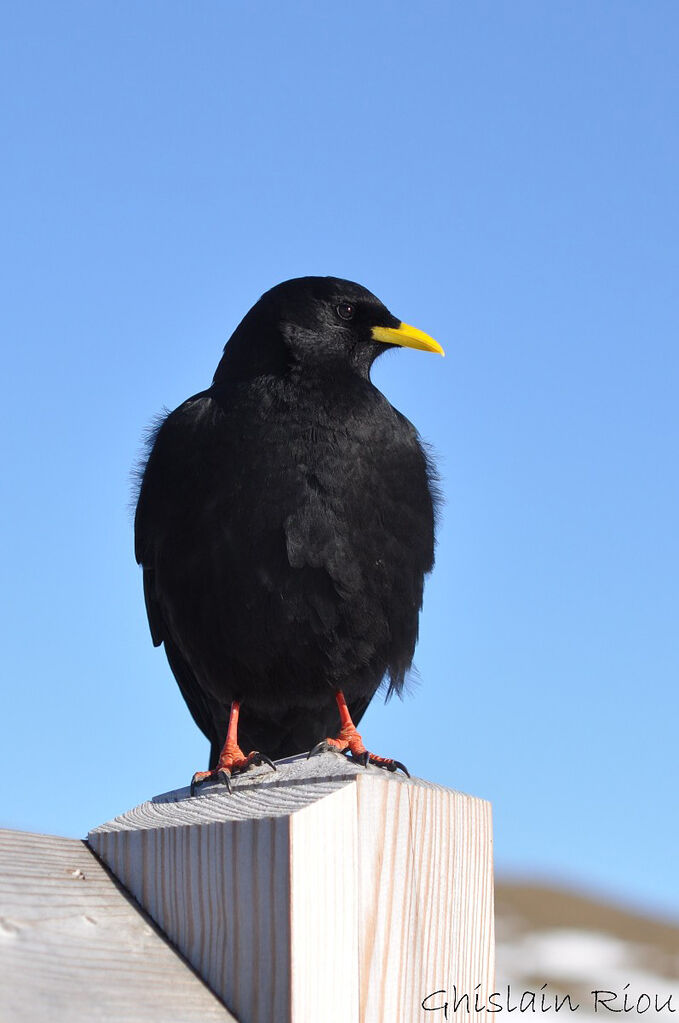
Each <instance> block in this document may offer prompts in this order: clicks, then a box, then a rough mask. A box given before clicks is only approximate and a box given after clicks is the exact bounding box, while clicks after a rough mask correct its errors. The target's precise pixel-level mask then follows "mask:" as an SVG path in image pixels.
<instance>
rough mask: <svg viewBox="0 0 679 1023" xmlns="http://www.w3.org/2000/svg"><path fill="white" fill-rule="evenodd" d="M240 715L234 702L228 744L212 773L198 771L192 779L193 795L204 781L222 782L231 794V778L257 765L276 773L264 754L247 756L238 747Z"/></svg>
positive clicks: (235, 701) (237, 703) (238, 704)
mask: <svg viewBox="0 0 679 1023" xmlns="http://www.w3.org/2000/svg"><path fill="white" fill-rule="evenodd" d="M239 714H240V701H239V700H234V701H233V703H232V704H231V713H230V714H229V727H228V728H227V730H226V742H225V743H224V746H223V748H222V752H221V753H220V754H219V760H218V761H217V766H216V767H215V768H213V769H212V770H211V771H196V773H195V774H194V776H193V778H192V779H191V795H192V796H193V795H195V791H196V786H197V785H200V783H201V782H203V781H208V780H214V781H217V780H218V781H221V782H223V783H224V785H226V787H227V788H228V790H229V792H230V791H231V776H232V775H233V774H242V773H243V771H247V769H248V767H252V766H253V765H257V764H269V766H270V767H273V769H274V771H275V770H276V767H275V765H274V763H273V761H271V760H269V758H268V757H265V756H264V754H263V753H259V752H257V751H256V750H255V751H253V752H252V753H248V755H247V756H246V755H245V753H243V750H242V749H241V748H240V746H239V745H238V715H239Z"/></svg>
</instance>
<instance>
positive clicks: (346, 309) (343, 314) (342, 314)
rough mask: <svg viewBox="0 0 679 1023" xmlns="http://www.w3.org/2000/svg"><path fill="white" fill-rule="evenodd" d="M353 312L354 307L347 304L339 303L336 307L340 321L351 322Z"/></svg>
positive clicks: (354, 310)
mask: <svg viewBox="0 0 679 1023" xmlns="http://www.w3.org/2000/svg"><path fill="white" fill-rule="evenodd" d="M355 312H356V306H353V305H350V304H349V302H340V304H339V305H338V306H337V315H338V316H339V318H340V319H341V320H353V318H354V313H355Z"/></svg>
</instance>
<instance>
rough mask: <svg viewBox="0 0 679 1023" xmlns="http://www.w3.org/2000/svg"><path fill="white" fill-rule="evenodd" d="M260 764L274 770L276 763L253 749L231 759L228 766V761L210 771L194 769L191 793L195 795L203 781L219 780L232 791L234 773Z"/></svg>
mask: <svg viewBox="0 0 679 1023" xmlns="http://www.w3.org/2000/svg"><path fill="white" fill-rule="evenodd" d="M260 764H266V765H267V767H270V768H271V769H272V770H274V771H275V770H276V765H275V764H274V762H273V760H271V758H270V757H267V756H266V754H265V753H260V752H259V750H255V751H254V752H252V753H249V754H248V756H247V757H242V758H241V759H233V760H232V762H231V764H230V766H229V761H228V760H227V761H226V762H225V763H222V764H221V765H219V764H218V765H217V767H215V768H214V769H213V770H212V771H196V773H195V774H194V776H193V778H192V779H191V795H192V796H195V795H196V792H197V790H198V786H199V785H201V784H202V783H203V782H204V781H219V782H221V783H222V785H225V786H226V788H227V790H228V791H229V793H231V792H233V788H232V785H231V781H232V779H233V776H234V775H236V774H243V773H244V772H245V771H247V769H248V768H249V767H259V765H260Z"/></svg>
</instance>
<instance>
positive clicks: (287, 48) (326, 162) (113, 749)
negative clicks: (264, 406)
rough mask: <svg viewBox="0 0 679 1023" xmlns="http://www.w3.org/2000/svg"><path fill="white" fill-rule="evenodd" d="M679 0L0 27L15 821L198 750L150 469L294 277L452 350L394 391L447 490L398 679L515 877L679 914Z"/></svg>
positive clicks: (133, 791) (111, 806) (156, 5)
mask: <svg viewBox="0 0 679 1023" xmlns="http://www.w3.org/2000/svg"><path fill="white" fill-rule="evenodd" d="M678 29H679V12H678V9H677V6H676V4H674V3H670V2H661V0H658V2H654V3H653V4H641V3H636V2H634V3H632V2H627V0H616V2H615V3H613V2H601V3H597V4H590V3H585V2H575V3H573V2H568V3H565V2H561V0H551V2H550V3H548V4H546V3H544V2H542V0H539V2H538V0H535V2H529V0H493V2H492V3H491V2H478V3H467V4H462V3H435V2H424V3H421V4H419V5H417V8H415V5H412V4H405V3H400V2H396V3H393V2H390V3H386V2H384V3H370V2H368V3H361V4H358V3H347V4H344V5H341V6H338V5H337V4H329V3H325V2H320V3H319V2H314V3H308V2H302V3H296V4H294V5H280V4H274V3H270V2H260V3H258V4H256V5H253V4H250V3H245V2H236V0H234V2H229V3H224V2H223V0H220V2H215V0H210V2H208V0H201V2H200V3H192V4H189V3H178V2H175V0H162V2H154V0H145V2H144V3H143V4H137V3H115V4H114V3H112V4H106V5H104V4H90V3H84V2H83V3H73V2H69V0H65V2H64V3H62V4H59V5H58V6H55V5H54V4H47V3H38V2H31V0H28V2H26V3H24V4H21V5H14V6H13V7H11V8H7V7H6V8H5V10H4V12H3V14H2V33H1V36H2V42H1V43H0V46H1V50H2V52H1V54H0V57H1V59H0V79H1V83H0V84H1V86H2V89H1V95H2V97H3V98H2V119H1V122H0V128H1V130H2V137H3V142H4V145H3V153H4V155H3V160H2V165H1V166H0V177H1V178H2V188H1V190H0V203H1V205H2V212H1V215H2V235H3V246H2V263H3V265H2V273H1V275H0V278H1V284H0V287H1V288H2V291H3V300H2V308H3V331H2V333H3V363H4V379H5V388H4V395H3V401H2V409H1V411H2V417H3V422H2V430H1V432H0V436H1V438H2V448H3V451H2V464H3V468H4V482H5V496H4V499H3V501H2V505H1V508H0V514H1V516H2V521H1V529H2V538H3V555H2V557H3V567H4V573H3V575H4V579H5V584H4V586H3V587H2V593H1V597H0V599H1V600H2V609H1V614H2V624H3V683H2V684H3V690H4V691H3V697H2V708H3V714H2V718H1V722H2V723H1V725H0V728H1V750H0V757H1V760H2V763H1V765H0V777H2V800H1V802H0V823H3V824H5V825H7V826H10V827H18V828H26V829H30V830H36V831H46V832H56V833H60V834H67V835H75V836H81V835H83V834H84V833H85V832H86V831H87V830H88V828H90V827H92V826H94V825H96V824H99V823H101V822H102V821H104V820H107V819H109V818H110V817H112V816H113V815H115V814H117V813H120V812H122V811H124V810H126V809H128V808H129V807H131V806H133V805H135V804H136V803H138V802H140V801H141V800H143V799H145V798H147V797H149V796H152V795H153V794H155V793H157V792H159V791H163V790H166V789H168V788H173V787H176V786H179V785H182V784H185V783H186V782H187V781H188V779H189V778H190V776H191V774H192V773H193V771H194V770H196V769H197V768H200V767H203V765H204V764H205V762H206V758H207V744H206V742H205V740H204V739H203V738H202V736H201V735H200V733H199V732H198V731H197V729H196V728H195V726H194V725H193V722H192V721H191V719H190V717H189V714H188V711H187V710H186V708H185V706H184V705H183V702H182V700H181V697H180V695H179V692H178V690H177V688H176V685H175V683H174V681H173V679H172V677H171V675H170V672H169V668H168V667H167V665H166V663H165V659H164V656H163V655H162V653H160V652H159V651H156V650H154V649H153V648H152V646H151V642H150V638H149V635H148V630H147V625H146V620H145V613H144V607H143V599H142V593H141V579H140V575H139V572H138V569H137V567H136V565H135V563H134V559H133V555H132V519H131V512H130V493H131V488H130V470H131V467H132V466H133V465H134V463H135V460H136V459H137V458H138V456H139V453H140V448H141V438H142V435H143V433H144V431H145V429H146V428H147V426H148V425H149V423H150V421H151V420H152V417H153V416H154V414H155V413H156V412H158V411H159V410H160V409H161V408H162V407H163V406H167V407H169V408H172V407H174V406H176V405H177V404H179V403H180V402H181V401H182V400H183V399H184V398H185V397H187V396H188V395H190V394H192V393H194V392H195V391H197V390H200V389H201V388H202V387H204V386H206V385H207V384H208V383H209V381H210V379H211V376H212V372H213V371H214V368H215V366H216V364H217V361H218V359H219V355H220V352H221V348H222V346H223V344H224V342H225V340H226V339H227V337H228V336H229V334H230V332H231V331H232V330H233V328H234V327H235V325H236V324H237V322H238V321H239V319H240V318H241V316H242V315H243V314H244V313H245V312H246V310H247V309H248V308H249V307H250V305H251V304H252V303H253V302H254V301H255V300H256V298H257V297H258V296H259V294H261V292H262V291H264V290H265V289H266V288H268V287H270V286H271V285H273V284H275V283H276V282H278V281H279V280H283V279H285V278H288V277H294V276H298V275H300V274H306V273H311V274H326V273H327V274H333V275H337V276H344V277H349V278H351V279H354V280H358V281H360V282H361V283H363V284H365V285H366V286H367V287H369V288H370V289H371V290H373V291H374V292H375V293H376V294H378V295H379V296H380V298H382V299H383V301H384V302H385V303H386V304H387V305H388V306H389V307H390V308H391V309H392V311H393V312H394V313H396V315H398V316H400V317H402V318H403V319H404V320H406V321H407V322H409V323H414V324H416V325H417V326H419V327H421V328H422V329H424V330H426V331H428V332H429V333H431V334H433V335H434V336H435V337H436V338H437V339H438V340H440V341H441V343H442V344H443V345H444V347H445V348H446V352H447V358H446V359H445V361H443V360H440V359H436V358H434V357H433V356H426V355H423V354H422V353H417V352H411V351H398V352H393V353H391V354H390V355H388V356H387V357H385V358H384V359H383V360H381V361H380V363H379V364H378V366H377V367H376V371H375V374H374V376H375V382H376V383H377V384H378V386H379V387H380V388H381V389H382V390H383V391H384V392H385V394H387V396H388V397H389V399H390V400H391V401H392V402H393V404H395V405H396V406H397V407H398V408H400V409H401V410H402V411H403V412H404V413H405V414H406V415H408V417H409V418H410V419H411V420H412V421H413V422H414V423H415V424H416V425H417V427H418V428H419V430H420V432H421V433H422V435H423V437H424V438H425V439H427V440H428V441H429V442H430V443H431V444H432V445H433V447H434V449H435V451H436V452H437V456H438V461H439V465H440V469H441V473H442V477H443V489H444V493H445V499H446V504H445V508H444V512H443V517H442V523H441V527H440V532H439V544H438V563H437V567H436V569H435V572H434V575H433V576H432V577H431V579H430V581H429V583H428V586H427V591H426V596H425V606H424V612H423V616H422V625H421V639H420V645H419V648H418V652H417V658H416V659H417V665H418V668H419V672H420V676H421V684H420V685H419V687H418V688H417V689H416V691H415V693H414V694H413V695H412V696H411V697H410V698H407V699H406V701H405V702H404V703H399V702H398V701H396V700H394V701H392V702H391V703H390V704H388V705H387V706H386V707H385V706H384V705H383V704H382V703H381V702H379V701H376V702H375V703H374V704H373V706H372V707H371V709H370V711H369V712H368V714H367V716H366V718H365V725H364V728H363V734H364V736H365V738H366V740H367V741H368V743H369V745H370V746H371V747H372V748H373V749H375V750H376V751H377V752H380V753H383V754H385V755H388V754H390V753H391V754H392V755H394V756H397V757H398V758H399V759H401V760H403V761H405V762H406V763H407V764H408V765H409V766H410V768H411V770H412V771H413V772H414V773H416V774H418V775H420V776H423V777H426V778H430V779H432V780H434V781H437V782H439V783H442V784H445V785H448V786H451V787H454V788H459V789H462V790H463V791H467V792H471V793H474V794H477V795H480V796H484V797H486V798H489V799H491V800H492V801H493V806H494V817H495V848H496V860H497V865H498V869H499V871H502V872H503V873H505V874H507V873H517V872H518V873H521V874H524V875H527V876H540V877H546V878H549V879H561V880H564V881H567V882H571V883H574V884H577V885H580V886H585V887H587V888H589V889H591V890H594V891H598V892H603V893H605V894H610V895H613V896H615V897H617V898H621V899H624V900H625V901H627V902H629V903H631V904H634V905H639V906H642V907H643V906H647V907H652V908H654V909H659V910H662V911H666V912H669V913H673V914H674V915H677V914H679V885H678V884H677V880H676V847H677V838H678V837H679V835H678V834H677V802H678V800H677V792H676V790H677V770H676V754H675V747H676V740H677V728H678V725H677V722H678V720H679V715H678V713H677V711H678V710H679V708H678V707H677V681H678V678H679V641H678V638H677V632H678V630H677V623H678V613H679V572H678V567H679V565H678V562H679V557H678V555H679V549H678V548H679V541H678V539H677V532H678V531H677V522H679V514H678V513H679V493H678V490H679V487H678V483H677V468H676V465H677V449H678V447H679V424H678V416H677V404H678V403H677V375H678V371H679V356H678V355H677V338H678V336H679V330H678V327H679V323H678V320H679V311H678V304H677V270H678V266H677V254H678V253H677V249H678V242H677V239H678V237H679V232H678V227H679V225H678V219H679V217H678V208H677V181H678V180H679V167H678V163H679V140H678V136H677V123H678V122H677V115H678V112H679V111H678V109H677V108H678V102H677V100H678V95H677V93H678V86H677V82H678V79H677V75H676V47H677V32H678Z"/></svg>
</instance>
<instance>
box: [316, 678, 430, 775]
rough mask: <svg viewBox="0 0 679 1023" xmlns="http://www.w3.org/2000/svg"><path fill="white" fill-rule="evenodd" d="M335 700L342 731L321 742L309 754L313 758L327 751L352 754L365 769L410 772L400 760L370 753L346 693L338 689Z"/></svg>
mask: <svg viewBox="0 0 679 1023" xmlns="http://www.w3.org/2000/svg"><path fill="white" fill-rule="evenodd" d="M335 699H336V700H337V707H338V710H339V715H340V726H341V727H340V731H339V734H338V735H337V737H336V738H334V739H330V738H328V739H324V740H323V741H322V742H319V743H318V745H317V746H314V748H313V749H312V750H311V751H310V752H309V756H310V757H312V756H314V755H315V754H316V753H323V752H324V751H325V750H329V749H331V750H338V751H339V752H340V753H345V752H348V753H351V755H352V757H353V758H354V760H358V761H360V763H362V764H363V766H364V767H367V766H368V764H375V765H376V766H377V767H384V768H385V770H387V771H396V770H397V769H398V768H400V769H401V770H402V771H403V773H404V774H407V775H408V777H410V775H409V774H408V771H407V770H406V768H405V767H404V766H403V764H402V763H401V762H400V761H399V760H391V759H390V758H389V757H378V756H376V755H375V754H374V753H370V752H368V750H367V749H366V748H365V746H364V745H363V739H362V738H361V736H360V734H359V732H358V731H357V730H356V725H355V724H354V722H353V721H352V720H351V714H350V713H349V708H348V707H347V701H346V700H345V699H344V693H343V692H342V690H341V689H338V690H337V692H336V693H335Z"/></svg>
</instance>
